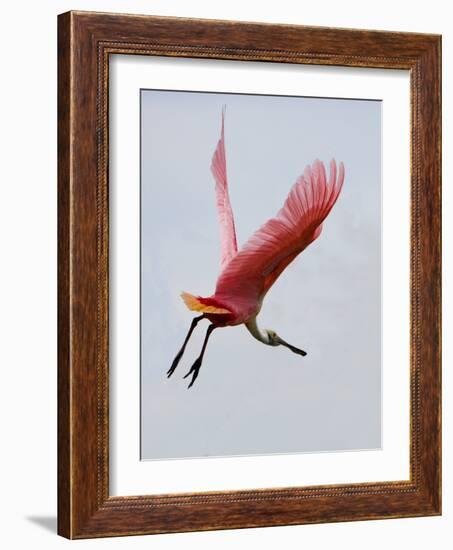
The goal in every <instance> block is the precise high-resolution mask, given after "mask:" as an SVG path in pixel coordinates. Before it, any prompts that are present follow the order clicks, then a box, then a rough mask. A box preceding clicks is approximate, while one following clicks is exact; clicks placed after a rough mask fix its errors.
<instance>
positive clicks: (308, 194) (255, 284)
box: [167, 107, 344, 388]
mask: <svg viewBox="0 0 453 550" xmlns="http://www.w3.org/2000/svg"><path fill="white" fill-rule="evenodd" d="M211 171H212V174H213V176H214V179H215V192H216V203H217V213H218V220H219V225H220V240H221V246H220V253H221V268H220V275H219V276H218V278H217V284H216V288H215V292H214V294H212V295H211V296H208V297H201V296H194V295H193V294H189V293H188V292H182V294H181V297H182V299H183V300H184V302H185V304H186V306H187V307H188V309H189V310H191V311H196V312H198V313H200V314H201V315H199V316H197V317H194V318H193V319H192V323H191V325H190V328H189V332H188V333H187V336H186V338H185V340H184V343H183V345H182V347H181V349H180V350H179V352H178V354H177V355H176V357H175V358H174V360H173V363H172V365H171V367H170V369H169V370H168V372H167V376H168V377H170V376H171V375H172V374H173V373H174V371H175V369H176V367H177V366H178V364H179V362H180V360H181V357H182V356H183V354H184V351H185V349H186V346H187V343H188V341H189V339H190V337H191V335H192V333H193V331H194V330H195V327H196V326H197V325H198V323H199V322H200V321H201V320H203V319H207V320H208V321H210V324H209V326H208V329H207V332H206V336H205V338H204V342H203V345H202V348H201V352H200V355H199V356H198V358H197V359H196V361H195V362H194V364H193V365H192V367H191V368H190V370H189V372H188V373H187V374H186V375H185V376H184V378H187V377H188V376H190V375H192V378H191V381H190V384H189V386H188V387H189V388H190V387H192V386H193V384H194V382H195V380H196V379H197V377H198V373H199V371H200V367H201V364H202V362H203V357H204V354H205V351H206V346H207V344H208V340H209V337H210V336H211V334H212V332H213V331H214V330H215V329H216V328H220V327H227V326H235V325H240V324H244V325H245V326H246V327H247V329H248V330H249V332H250V333H251V335H252V336H253V337H254V338H256V339H257V340H259V341H260V342H262V343H263V344H266V345H268V346H285V347H286V348H288V349H289V350H291V351H292V352H294V353H297V354H299V355H306V352H305V351H303V350H301V349H299V348H297V347H295V346H293V345H291V344H288V342H286V341H285V340H283V339H282V338H280V336H279V335H278V334H277V333H276V332H275V331H273V330H270V329H260V328H259V327H258V324H257V321H256V318H257V316H258V314H259V312H260V310H261V306H262V303H263V299H264V297H265V295H266V293H267V292H268V291H269V289H270V288H271V286H272V285H273V283H274V282H275V281H276V280H277V278H278V277H279V275H280V274H281V273H282V272H283V270H284V269H285V268H286V267H287V266H288V265H289V264H290V263H291V262H292V261H293V260H294V259H295V258H296V257H297V256H298V255H299V254H300V253H301V252H302V251H303V250H304V249H305V248H306V247H307V246H308V245H309V244H310V243H312V242H313V241H314V240H315V239H317V238H318V237H319V235H320V234H321V230H322V223H323V221H324V220H325V218H326V217H327V216H328V214H329V212H330V211H331V209H332V207H333V205H334V204H335V202H336V200H337V198H338V195H339V194H340V191H341V188H342V186H343V181H344V167H343V163H340V166H339V169H338V174H337V166H336V163H335V160H333V159H332V160H331V162H330V173H329V178H327V174H326V169H325V167H324V164H323V163H322V162H321V161H319V160H315V161H314V162H313V164H312V165H311V166H309V165H307V166H306V168H305V170H304V173H303V174H302V175H301V176H300V177H299V178H298V179H297V181H296V183H295V184H294V185H293V187H292V188H291V190H290V192H289V194H288V197H287V198H286V201H285V203H284V204H283V206H282V208H281V209H280V210H279V211H278V212H277V215H276V216H275V217H274V218H271V219H270V220H268V221H267V222H266V223H265V224H264V225H262V226H261V227H260V228H259V229H258V230H257V231H255V233H254V234H253V235H252V236H251V237H250V238H249V239H248V241H246V243H245V244H244V245H243V246H242V248H241V249H240V250H239V251H238V247H237V241H236V231H235V227H234V217H233V211H232V209H231V204H230V198H229V195H228V178H227V169H226V157H225V107H224V108H223V109H222V124H221V130H220V139H219V141H218V143H217V147H216V149H215V151H214V155H213V157H212V163H211Z"/></svg>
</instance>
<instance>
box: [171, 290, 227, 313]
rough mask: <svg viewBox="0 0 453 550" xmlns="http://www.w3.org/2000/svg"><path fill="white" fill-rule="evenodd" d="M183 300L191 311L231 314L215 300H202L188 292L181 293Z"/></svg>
mask: <svg viewBox="0 0 453 550" xmlns="http://www.w3.org/2000/svg"><path fill="white" fill-rule="evenodd" d="M181 298H182V299H183V300H184V303H185V304H186V306H187V307H188V309H190V310H191V311H199V312H201V313H217V314H226V313H231V311H230V310H229V309H226V308H224V307H220V306H219V304H218V303H216V300H214V299H213V298H202V297H201V296H194V295H193V294H189V293H188V292H181Z"/></svg>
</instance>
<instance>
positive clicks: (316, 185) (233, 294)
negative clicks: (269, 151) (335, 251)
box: [215, 160, 344, 303]
mask: <svg viewBox="0 0 453 550" xmlns="http://www.w3.org/2000/svg"><path fill="white" fill-rule="evenodd" d="M343 181H344V167H343V163H340V167H339V170H338V178H337V167H336V163H335V161H334V160H332V161H331V163H330V175H329V180H327V176H326V170H325V167H324V164H323V163H322V162H321V161H319V160H316V161H315V162H314V163H313V165H312V166H311V167H310V166H307V167H306V168H305V171H304V174H303V175H302V176H300V177H299V179H298V180H297V182H296V183H295V184H294V185H293V187H292V189H291V191H290V192H289V195H288V197H287V199H286V201H285V203H284V205H283V207H282V208H281V209H280V210H279V212H278V213H277V215H276V216H275V218H271V219H270V220H268V221H267V222H266V223H265V224H264V225H263V226H262V227H260V228H259V229H258V230H257V231H256V232H255V233H254V234H253V235H252V236H251V237H250V239H249V240H248V241H247V242H246V243H245V244H244V246H243V247H242V249H241V250H240V251H239V252H238V253H237V254H236V256H235V257H234V258H233V259H232V260H231V261H230V263H229V264H228V265H227V266H226V267H225V269H224V270H223V271H222V272H221V274H220V276H219V278H218V280H217V286H216V291H215V295H216V297H220V298H221V297H225V298H226V299H228V298H233V299H234V300H235V302H236V303H238V302H241V300H243V301H244V302H248V301H249V300H250V299H258V300H259V299H261V298H262V297H263V296H264V295H265V293H266V292H267V291H268V290H269V288H270V287H271V285H272V284H273V283H274V282H275V280H276V279H277V277H278V276H279V275H280V274H281V272H282V271H283V270H284V269H285V268H286V266H287V265H288V264H289V263H290V262H292V261H293V260H294V258H295V257H296V256H297V255H298V254H300V252H302V251H303V250H304V249H305V248H306V247H307V246H308V245H309V244H310V243H311V242H313V241H314V240H315V239H316V238H318V237H319V235H320V233H321V229H322V226H321V224H322V222H323V221H324V219H325V218H326V217H327V215H328V214H329V212H330V210H331V209H332V207H333V205H334V204H335V201H336V200H337V198H338V195H339V194H340V191H341V188H342V186H343Z"/></svg>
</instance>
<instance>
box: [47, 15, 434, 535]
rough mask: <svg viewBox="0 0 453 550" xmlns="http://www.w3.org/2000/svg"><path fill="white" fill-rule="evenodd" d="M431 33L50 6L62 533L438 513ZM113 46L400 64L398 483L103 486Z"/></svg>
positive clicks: (142, 51)
mask: <svg viewBox="0 0 453 550" xmlns="http://www.w3.org/2000/svg"><path fill="white" fill-rule="evenodd" d="M440 44H441V41H440V37H439V36H434V35H427V34H412V33H392V32H378V31H362V30H353V29H332V28H313V27H303V26H292V25H264V24H257V23H238V22H229V21H206V20H196V19H179V18H166V17H149V16H134V15H114V14H99V13H86V12H69V13H66V14H63V15H61V16H59V39H58V47H59V65H58V68H59V76H58V87H59V102H58V115H59V128H58V153H59V169H58V193H59V198H58V205H59V213H58V216H59V218H58V219H59V222H58V231H59V236H58V238H59V241H58V252H59V272H58V291H59V314H58V324H59V348H58V361H59V366H58V404H59V405H58V406H59V420H58V430H59V434H58V437H59V443H58V459H59V460H58V491H59V497H58V508H59V509H58V517H59V519H58V532H59V533H60V534H61V535H63V536H65V537H68V538H87V537H100V536H114V535H129V534H145V533H162V532H177V531H195V530H208V529H228V528H241V527H254V526H269V525H290V524H301V523H317V522H328V521H352V520H360V519H377V518H390V517H408V516H422V515H435V514H440V511H441V490H440V487H441V480H440V457H441V452H440V434H441V431H440V422H441V420H440V418H441V417H440V405H441V403H440V398H441V386H440V384H441V378H440V292H441V287H440V282H441V278H440V269H441V258H440V227H441V218H440V212H441V208H440V207H441V174H440V166H441V163H440V154H441V152H440V151H441V136H440V109H441V99H440V59H441V53H440ZM112 53H115V54H124V55H129V54H139V55H165V56H178V57H196V58H208V59H209V58H216V59H233V60H237V61H238V62H239V61H241V60H249V61H256V62H262V61H272V62H285V63H303V64H321V65H341V66H351V67H382V68H387V69H407V70H409V71H410V74H411V117H412V119H411V143H412V147H411V244H410V247H411V250H410V253H411V281H410V291H411V349H410V364H411V396H410V400H411V452H410V461H411V464H410V471H411V477H410V480H409V481H397V482H381V483H362V484H352V485H334V486H320V487H291V488H285V489H260V490H252V491H224V492H209V493H194V494H171V495H143V496H135V497H111V496H109V489H108V487H109V483H108V380H109V378H108V376H109V374H108V68H109V66H108V59H109V55H110V54H112Z"/></svg>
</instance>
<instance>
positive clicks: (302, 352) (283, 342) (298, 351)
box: [276, 336, 307, 356]
mask: <svg viewBox="0 0 453 550" xmlns="http://www.w3.org/2000/svg"><path fill="white" fill-rule="evenodd" d="M276 340H277V342H278V343H279V344H280V345H282V346H285V348H288V349H290V350H291V351H292V352H293V353H297V354H298V355H302V356H305V355H307V352H306V351H304V350H303V349H299V348H296V347H295V346H292V345H291V344H288V342H285V340H283V339H282V338H280V336H276Z"/></svg>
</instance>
